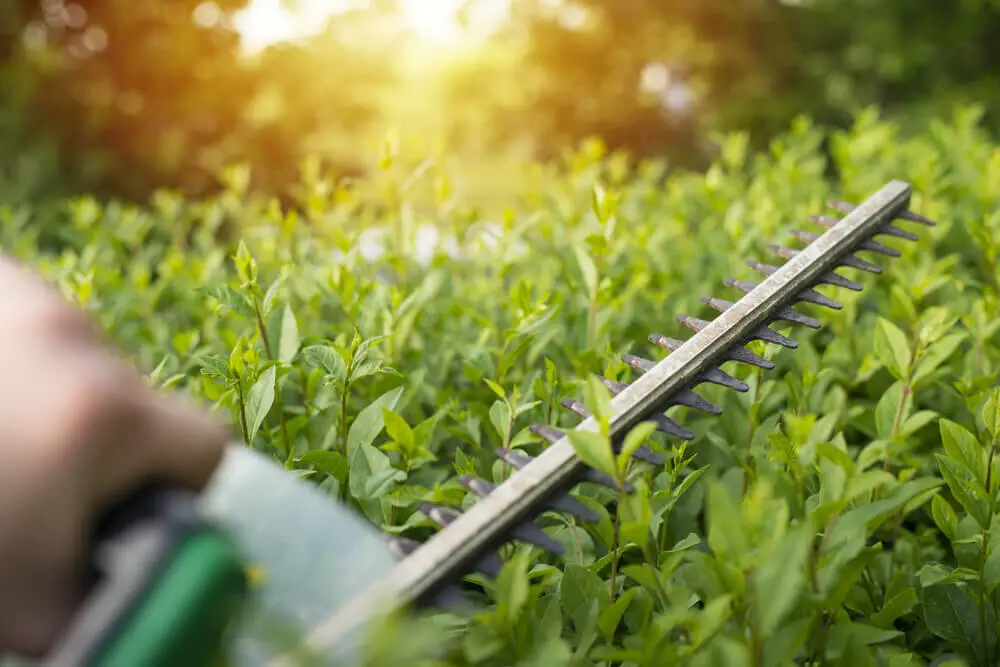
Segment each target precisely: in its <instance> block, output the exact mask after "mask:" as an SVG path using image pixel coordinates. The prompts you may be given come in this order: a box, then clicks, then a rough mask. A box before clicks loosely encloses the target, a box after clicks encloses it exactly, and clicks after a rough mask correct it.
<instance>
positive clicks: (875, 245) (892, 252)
mask: <svg viewBox="0 0 1000 667" xmlns="http://www.w3.org/2000/svg"><path fill="white" fill-rule="evenodd" d="M858 249H859V250H870V251H872V252H877V253H881V254H883V255H887V256H889V257H902V256H903V253H901V252H899V251H898V250H896V249H895V248H890V247H889V246H887V245H883V244H881V243H879V242H878V241H862V242H861V243H859V244H858Z"/></svg>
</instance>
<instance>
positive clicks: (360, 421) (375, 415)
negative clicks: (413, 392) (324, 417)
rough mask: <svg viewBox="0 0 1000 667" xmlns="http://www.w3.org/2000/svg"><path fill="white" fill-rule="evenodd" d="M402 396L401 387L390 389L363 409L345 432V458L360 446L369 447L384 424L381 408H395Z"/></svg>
mask: <svg viewBox="0 0 1000 667" xmlns="http://www.w3.org/2000/svg"><path fill="white" fill-rule="evenodd" d="M402 394H403V387H396V388H395V389H390V390H389V391H387V392H386V393H384V394H382V395H381V396H379V397H378V398H376V399H375V400H374V401H373V402H372V403H371V405H368V406H367V407H365V409H364V410H362V411H361V412H360V413H358V416H357V417H356V418H355V420H354V423H353V424H351V428H350V430H349V431H348V432H347V456H348V459H350V458H351V456H352V455H353V452H354V450H355V449H357V447H358V446H360V445H370V444H372V443H373V442H374V441H375V438H377V437H378V434H379V433H380V432H381V431H382V427H383V426H384V425H385V422H384V421H383V419H382V408H383V407H386V408H389V409H390V410H391V409H393V408H395V407H396V403H397V402H398V401H399V397H400V396H402ZM341 428H343V426H341Z"/></svg>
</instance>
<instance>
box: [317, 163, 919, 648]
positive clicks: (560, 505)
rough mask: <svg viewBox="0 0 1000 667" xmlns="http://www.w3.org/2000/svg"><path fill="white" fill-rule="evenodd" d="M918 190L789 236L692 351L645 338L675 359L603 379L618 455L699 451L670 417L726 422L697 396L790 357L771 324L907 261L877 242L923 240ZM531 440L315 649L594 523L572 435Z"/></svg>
mask: <svg viewBox="0 0 1000 667" xmlns="http://www.w3.org/2000/svg"><path fill="white" fill-rule="evenodd" d="M910 195H911V188H910V186H909V185H908V184H907V183H904V182H901V181H892V182H890V183H888V184H887V185H885V186H884V187H883V188H882V189H880V190H879V191H878V192H876V193H875V194H874V195H872V196H871V197H870V198H868V199H867V200H865V201H864V202H862V203H861V204H860V205H856V206H855V205H853V204H848V203H844V202H839V201H831V202H829V204H830V206H831V207H832V208H834V209H835V210H837V211H840V212H842V213H844V214H845V217H844V218H842V219H839V220H838V219H834V218H830V217H826V216H813V217H812V218H811V219H812V220H813V221H814V222H817V223H819V224H820V225H822V226H825V227H826V228H827V231H826V232H825V233H823V234H822V235H820V236H817V235H815V234H811V233H808V232H800V231H795V232H792V234H793V236H794V237H795V238H797V239H799V240H801V241H803V242H805V243H806V246H805V247H804V248H802V249H801V250H795V249H792V248H786V247H782V246H768V249H769V250H770V251H771V252H772V253H773V254H774V255H776V256H777V257H780V258H782V259H784V260H787V261H786V262H785V263H784V264H782V265H781V266H775V265H771V264H765V263H762V262H757V261H750V262H748V265H749V266H750V268H752V269H754V270H755V271H757V272H759V273H761V274H763V276H764V280H763V281H762V282H760V283H759V284H754V283H749V282H744V281H740V280H736V279H726V280H725V281H724V283H725V285H727V286H728V287H730V288H733V289H735V290H736V291H738V292H742V293H744V296H743V297H742V298H741V299H739V300H738V301H735V302H731V301H728V300H724V299H721V298H716V297H705V298H704V299H703V301H704V303H706V304H707V305H708V306H710V307H711V308H713V309H714V310H716V311H718V312H719V315H718V317H716V318H715V319H713V320H711V321H709V320H702V319H698V318H695V317H691V316H688V315H678V316H677V321H678V322H680V323H681V324H683V325H684V326H686V327H688V328H689V329H691V330H693V331H694V332H695V333H694V335H693V336H692V337H691V338H689V339H688V340H687V341H680V340H675V339H672V338H667V337H665V336H663V335H661V334H658V333H652V334H651V335H650V336H649V340H650V342H651V343H653V344H655V345H657V346H658V347H661V348H665V349H666V350H668V351H670V354H669V355H668V356H667V357H666V358H665V359H663V360H662V361H659V362H654V361H652V360H648V359H643V358H641V357H638V356H634V355H625V356H624V357H623V360H624V361H625V363H627V364H628V365H629V366H631V367H632V368H633V369H635V370H636V371H637V372H638V373H639V374H640V375H639V377H638V378H637V379H636V380H635V381H634V382H633V383H631V384H623V383H620V382H615V381H613V380H610V379H607V378H601V380H602V382H603V384H604V385H605V386H606V387H607V388H608V389H609V390H610V392H611V394H612V395H613V399H612V401H611V420H610V436H611V440H612V443H613V445H614V447H615V448H616V449H617V448H618V447H620V444H621V440H622V438H624V436H625V435H626V434H627V433H628V432H629V430H631V429H632V428H633V427H634V426H636V425H637V424H639V423H640V422H643V421H653V422H655V424H656V427H657V430H659V431H660V432H662V433H664V434H666V435H668V436H671V437H675V438H681V439H691V438H693V437H694V433H693V432H691V431H690V430H688V429H686V428H685V427H683V426H682V425H680V424H678V423H676V422H674V421H673V420H671V419H669V418H667V417H666V416H665V415H664V412H665V411H666V410H667V409H669V408H670V407H673V406H678V405H680V406H686V407H688V408H692V409H695V410H700V411H703V412H706V413H709V414H720V413H721V412H722V408H721V407H719V406H717V405H715V404H713V403H711V402H709V401H708V400H706V399H704V398H703V397H702V396H700V395H699V394H697V393H695V392H694V388H696V387H697V386H698V385H700V384H703V383H706V382H707V383H712V384H717V385H721V386H723V387H727V388H730V389H733V390H734V391H740V392H745V391H747V390H748V386H747V384H746V383H744V382H742V381H741V380H738V379H736V378H734V377H732V376H730V375H728V374H727V373H725V372H723V371H722V370H721V368H720V366H721V365H722V364H724V363H726V362H737V363H742V364H749V365H753V366H756V367H758V368H762V369H765V370H769V369H772V368H774V364H773V363H772V362H771V361H768V360H767V359H764V358H763V357H760V356H758V355H756V354H754V353H753V352H751V351H750V350H748V349H747V348H746V347H745V346H746V345H747V344H748V343H751V342H753V341H764V342H767V343H772V344H775V345H780V346H783V347H787V348H791V349H794V348H796V347H797V343H796V342H795V341H794V340H792V339H791V338H788V337H786V336H784V335H782V334H780V333H778V332H777V331H775V330H773V329H772V328H770V325H771V324H772V323H774V322H779V321H783V322H789V323H792V324H795V325H799V326H804V327H807V328H813V329H815V328H818V327H819V326H820V322H819V321H818V320H816V319H814V318H812V317H809V316H808V315H805V314H802V313H800V312H799V311H798V310H795V308H794V306H795V305H796V304H800V303H808V304H813V305H818V306H822V307H824V308H831V309H835V310H839V309H840V308H842V305H841V304H840V303H839V302H837V301H835V300H834V299H831V298H829V297H827V296H825V295H824V294H822V293H820V292H818V291H816V289H814V288H815V287H816V286H818V285H830V286H835V287H844V288H846V289H850V290H855V291H858V290H861V289H862V285H861V284H860V283H857V282H854V281H852V280H849V279H847V278H845V277H843V276H841V275H840V274H838V273H837V272H836V271H837V270H838V269H841V268H853V269H858V270H861V271H867V272H870V273H876V274H877V273H880V272H881V268H880V267H878V266H877V265H875V264H872V263H870V262H868V261H866V260H864V259H861V258H859V257H857V256H856V255H855V253H856V252H862V251H864V252H870V253H875V254H880V255H884V256H888V257H899V256H900V253H899V251H897V250H895V249H893V248H890V247H888V246H886V245H883V244H882V243H879V242H877V241H874V240H873V237H876V236H890V237H893V238H897V239H904V240H916V238H917V237H916V235H915V234H912V233H910V232H908V231H904V230H902V229H900V228H898V227H896V226H894V225H893V224H892V223H893V221H894V220H897V219H899V220H905V221H909V222H917V223H920V224H923V225H927V226H933V225H934V224H935V223H934V222H932V221H931V220H928V219H927V218H924V217H922V216H919V215H917V214H915V213H913V212H911V211H909V210H908V206H909V201H910ZM563 405H564V407H566V408H567V409H569V410H571V411H572V412H574V413H576V414H578V415H580V416H581V417H583V421H582V422H581V423H580V424H579V425H578V426H577V427H576V428H578V429H583V430H589V431H597V430H598V422H597V420H595V419H594V418H593V417H592V416H591V415H590V414H589V412H588V410H587V408H586V406H585V405H584V404H583V403H581V402H579V401H577V400H573V399H566V400H565V401H563ZM532 430H533V432H534V433H535V434H536V435H538V436H539V437H541V438H543V439H544V440H547V441H548V442H550V443H551V446H550V447H548V448H547V449H546V450H544V451H543V452H542V454H541V455H539V456H538V457H537V458H532V457H529V456H527V455H525V454H523V453H521V452H517V451H514V450H500V451H499V452H498V454H499V455H500V456H501V457H502V459H503V460H504V461H506V462H507V463H509V464H511V465H512V466H513V467H514V468H516V469H517V470H516V472H515V473H514V474H513V475H512V476H511V477H510V478H509V479H508V480H507V481H505V482H504V483H502V484H500V485H498V486H494V485H492V484H490V483H488V482H485V481H483V480H479V479H476V478H472V477H463V478H462V479H461V483H462V484H463V485H464V486H465V487H466V488H467V489H469V490H470V491H471V492H472V493H474V494H475V495H476V496H479V497H480V500H479V502H477V503H476V504H475V505H473V506H472V507H471V508H469V509H468V510H467V511H465V512H459V511H458V510H457V509H452V508H444V507H439V506H435V505H431V504H427V503H425V504H422V505H421V511H422V512H423V513H424V514H425V515H427V516H428V517H429V518H430V519H431V520H433V521H434V522H436V523H438V524H439V525H441V526H442V527H443V529H442V530H441V531H440V532H439V533H437V534H436V535H435V536H433V537H432V538H431V539H430V540H429V541H427V542H426V543H424V544H417V543H415V542H412V541H406V540H401V539H400V538H390V540H391V541H392V542H393V544H394V547H395V548H396V550H397V553H398V554H399V555H401V556H402V559H401V560H400V562H399V563H398V564H397V565H396V566H395V567H394V568H393V569H392V570H391V571H390V572H389V573H388V576H387V577H386V578H385V579H383V580H382V581H379V582H377V583H376V584H374V585H373V586H372V587H371V588H369V589H368V590H367V591H366V592H365V593H364V594H363V595H360V596H358V597H357V598H356V599H355V600H353V601H352V603H350V604H348V605H347V606H345V607H343V608H341V609H340V610H338V611H337V612H336V613H335V614H334V615H332V616H331V617H330V618H329V619H328V620H327V621H326V622H324V623H323V624H322V625H320V626H319V627H317V628H316V629H315V632H314V633H313V635H312V636H311V637H309V638H308V641H309V642H310V643H311V645H313V646H314V647H315V648H317V649H320V650H322V649H323V648H324V647H328V646H331V645H332V644H334V643H336V642H337V640H338V639H339V638H340V637H343V636H345V635H349V634H350V633H352V632H354V631H355V630H356V629H357V628H359V627H360V624H362V623H363V622H364V621H365V619H367V618H370V617H371V615H372V614H373V613H375V612H377V611H378V612H381V611H385V610H386V608H387V607H388V608H389V609H392V608H398V607H401V606H405V605H409V604H427V603H433V602H435V601H444V600H446V599H454V597H455V591H454V589H452V588H451V586H452V584H454V582H456V581H457V580H460V579H461V578H462V577H463V576H464V575H465V574H466V573H468V572H469V571H472V570H478V571H480V572H483V573H485V574H487V575H491V576H495V575H496V573H497V572H498V571H499V568H500V567H501V566H502V561H501V560H500V559H499V558H498V557H497V554H496V553H495V550H496V549H497V548H498V547H499V546H501V545H502V544H504V543H505V542H508V541H510V540H517V541H521V542H526V543H529V544H533V545H535V546H538V547H540V548H542V549H544V550H546V551H549V552H551V553H555V554H559V553H560V552H561V551H562V546H561V544H560V543H559V542H557V541H556V540H554V539H553V538H551V537H550V536H549V535H548V534H547V533H545V532H544V531H543V530H542V529H541V528H539V527H538V526H537V525H536V524H535V518H536V517H537V516H538V514H539V513H540V512H543V511H552V510H555V511H562V512H566V513H569V514H572V515H574V516H576V517H577V518H579V519H581V520H585V521H592V520H593V519H594V516H593V513H592V512H590V510H589V509H588V508H586V507H585V506H583V505H582V504H580V503H578V502H576V501H575V500H574V499H573V498H572V497H570V496H569V495H568V492H569V490H570V489H571V488H572V487H573V486H575V485H576V484H578V483H580V482H583V481H591V482H597V483H599V484H605V485H609V486H611V487H613V488H617V486H616V485H615V482H614V480H612V479H611V478H610V477H607V476H606V475H603V474H601V473H597V472H596V471H594V470H591V469H589V468H588V467H587V466H586V465H585V464H584V463H582V462H581V461H580V459H579V458H578V457H577V455H576V453H575V452H574V450H573V447H572V446H571V445H570V442H569V439H568V438H567V436H566V434H565V433H564V432H563V431H561V430H559V429H556V428H554V427H551V426H548V425H535V426H533V427H532ZM633 456H634V457H635V458H636V459H639V460H642V461H645V462H647V463H651V464H653V465H662V464H663V463H664V461H663V458H662V457H661V456H660V455H658V454H656V453H655V452H653V451H651V450H649V449H645V448H639V449H637V450H636V452H635V454H634V455H633Z"/></svg>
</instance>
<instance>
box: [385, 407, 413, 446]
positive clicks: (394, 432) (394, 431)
mask: <svg viewBox="0 0 1000 667" xmlns="http://www.w3.org/2000/svg"><path fill="white" fill-rule="evenodd" d="M382 421H383V422H384V423H385V430H386V433H388V434H389V437H390V438H392V439H393V440H395V441H396V442H398V443H399V444H400V445H402V446H403V449H404V450H407V451H409V450H410V449H412V448H413V429H411V428H410V425H409V424H407V423H406V420H405V419H403V418H402V417H401V416H400V415H398V414H396V413H395V412H393V411H392V410H390V409H388V408H382Z"/></svg>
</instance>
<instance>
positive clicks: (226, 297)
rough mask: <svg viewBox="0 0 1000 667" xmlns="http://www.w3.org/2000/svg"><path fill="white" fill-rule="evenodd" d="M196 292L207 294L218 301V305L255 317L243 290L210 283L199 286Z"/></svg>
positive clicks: (239, 313) (249, 317) (248, 316)
mask: <svg viewBox="0 0 1000 667" xmlns="http://www.w3.org/2000/svg"><path fill="white" fill-rule="evenodd" d="M198 292H199V293H201V294H204V295H206V296H209V297H211V298H213V299H215V300H216V301H218V302H219V305H220V306H222V307H223V308H225V309H229V310H231V311H233V312H235V313H237V314H238V315H242V316H243V317H246V318H248V319H252V318H254V317H256V314H255V313H254V310H253V306H252V305H251V304H250V301H249V300H248V299H247V297H246V295H245V294H243V292H240V291H238V290H236V289H233V288H232V287H230V286H229V285H210V286H208V287H201V288H199V289H198Z"/></svg>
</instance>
